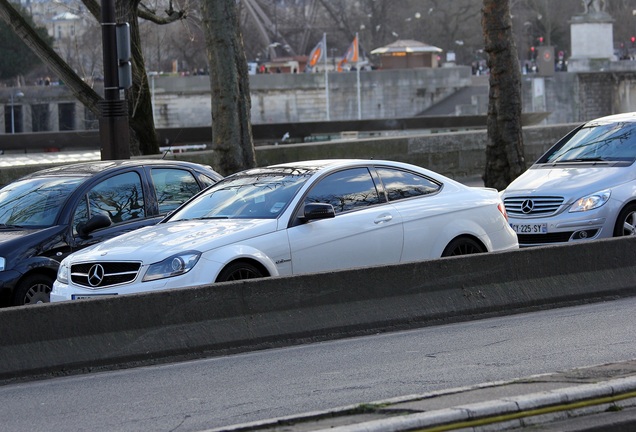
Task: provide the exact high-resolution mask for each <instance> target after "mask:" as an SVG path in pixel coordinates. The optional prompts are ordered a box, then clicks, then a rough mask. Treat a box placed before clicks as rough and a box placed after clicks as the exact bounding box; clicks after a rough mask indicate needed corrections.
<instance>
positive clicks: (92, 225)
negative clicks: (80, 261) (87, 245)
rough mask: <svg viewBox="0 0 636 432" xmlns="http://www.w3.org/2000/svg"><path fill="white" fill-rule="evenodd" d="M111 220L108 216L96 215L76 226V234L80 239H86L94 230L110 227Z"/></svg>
mask: <svg viewBox="0 0 636 432" xmlns="http://www.w3.org/2000/svg"><path fill="white" fill-rule="evenodd" d="M111 223H112V222H111V220H110V218H109V217H108V216H106V215H103V214H98V215H95V216H93V217H92V218H90V219H89V220H88V221H87V222H82V223H80V224H78V225H77V233H78V234H79V236H80V237H83V238H85V237H88V235H89V234H90V233H92V232H93V231H95V230H96V229H100V228H106V227H107V226H110V225H111Z"/></svg>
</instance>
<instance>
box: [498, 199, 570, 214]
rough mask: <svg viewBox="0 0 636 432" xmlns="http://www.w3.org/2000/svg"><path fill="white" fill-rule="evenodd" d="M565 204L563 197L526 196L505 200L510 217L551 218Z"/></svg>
mask: <svg viewBox="0 0 636 432" xmlns="http://www.w3.org/2000/svg"><path fill="white" fill-rule="evenodd" d="M561 204H563V197H548V196H526V197H509V198H506V199H504V206H505V207H506V212H507V213H508V214H509V215H515V216H551V215H553V214H554V213H556V212H557V210H558V209H559V207H560V206H561Z"/></svg>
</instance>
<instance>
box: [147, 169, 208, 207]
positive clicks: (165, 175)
mask: <svg viewBox="0 0 636 432" xmlns="http://www.w3.org/2000/svg"><path fill="white" fill-rule="evenodd" d="M152 182H153V183H154V185H155V193H156V195H157V204H158V206H159V213H160V214H166V213H169V212H171V211H172V210H174V209H176V208H177V207H179V206H180V205H181V204H183V203H184V202H185V201H187V200H188V199H190V197H192V195H194V194H196V193H197V192H199V191H200V190H201V188H200V187H199V184H198V183H197V181H196V179H195V178H194V176H193V175H192V174H191V173H190V172H189V171H186V170H180V169H174V168H156V169H153V170H152Z"/></svg>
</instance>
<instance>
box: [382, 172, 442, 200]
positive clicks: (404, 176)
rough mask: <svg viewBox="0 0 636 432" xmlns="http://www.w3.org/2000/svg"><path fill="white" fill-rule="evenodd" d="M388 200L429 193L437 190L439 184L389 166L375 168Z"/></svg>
mask: <svg viewBox="0 0 636 432" xmlns="http://www.w3.org/2000/svg"><path fill="white" fill-rule="evenodd" d="M377 172H378V174H379V175H380V178H381V179H382V183H383V184H384V188H385V190H386V193H387V196H388V198H389V201H396V200H400V199H404V198H412V197H416V196H422V195H429V194H432V193H435V192H437V191H438V190H439V188H440V185H439V184H438V183H435V182H434V181H432V180H431V179H429V178H426V177H422V176H420V175H418V174H415V173H412V172H409V171H402V170H397V169H391V168H378V169H377Z"/></svg>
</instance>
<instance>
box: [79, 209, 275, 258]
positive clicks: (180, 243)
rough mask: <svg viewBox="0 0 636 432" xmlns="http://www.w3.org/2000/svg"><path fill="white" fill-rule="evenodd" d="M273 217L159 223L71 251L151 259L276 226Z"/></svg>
mask: <svg viewBox="0 0 636 432" xmlns="http://www.w3.org/2000/svg"><path fill="white" fill-rule="evenodd" d="M277 226H278V221H277V220H276V219H216V220H207V221H205V220H191V221H176V222H167V223H161V224H158V225H153V226H149V227H146V228H141V229H139V230H135V231H133V232H130V233H127V234H124V235H121V236H119V237H115V238H113V239H110V240H107V241H105V242H103V243H99V244H97V245H95V246H92V247H90V248H87V249H84V250H81V251H79V252H76V253H74V254H73V255H72V257H73V261H74V262H78V261H85V260H89V261H95V260H108V261H113V260H122V261H139V260H141V261H143V262H144V263H152V262H157V261H160V260H162V259H164V258H166V257H168V256H170V255H172V254H175V253H177V252H183V251H188V250H196V251H199V252H206V251H208V250H211V249H216V248H219V247H222V246H225V245H228V244H232V243H237V242H241V241H244V240H246V239H249V238H253V237H258V236H261V235H264V234H267V233H270V232H272V231H275V230H276V227H277Z"/></svg>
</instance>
